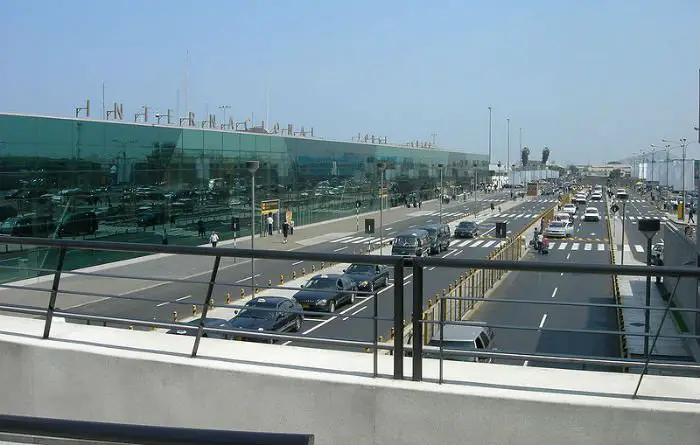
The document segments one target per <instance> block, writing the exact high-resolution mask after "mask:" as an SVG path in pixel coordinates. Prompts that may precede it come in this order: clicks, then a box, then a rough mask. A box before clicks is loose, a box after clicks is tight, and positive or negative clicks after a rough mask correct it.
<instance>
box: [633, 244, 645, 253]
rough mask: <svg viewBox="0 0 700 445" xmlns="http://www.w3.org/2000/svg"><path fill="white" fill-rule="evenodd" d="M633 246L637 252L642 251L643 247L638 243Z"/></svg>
mask: <svg viewBox="0 0 700 445" xmlns="http://www.w3.org/2000/svg"><path fill="white" fill-rule="evenodd" d="M634 248H635V249H636V250H637V252H640V253H641V252H644V247H642V246H640V245H639V244H635V245H634Z"/></svg>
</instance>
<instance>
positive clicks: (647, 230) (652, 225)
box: [637, 219, 661, 358]
mask: <svg viewBox="0 0 700 445" xmlns="http://www.w3.org/2000/svg"><path fill="white" fill-rule="evenodd" d="M637 228H638V229H639V231H640V232H642V233H643V234H644V236H646V238H647V267H651V242H652V240H653V239H654V235H656V232H658V231H659V229H660V228H661V222H660V221H659V220H658V219H642V220H640V221H639V223H638V224H637ZM644 306H645V308H644V355H645V356H646V357H647V358H649V354H650V352H651V351H649V330H650V329H649V327H650V326H649V318H650V309H649V306H651V275H647V282H646V301H645V302H644Z"/></svg>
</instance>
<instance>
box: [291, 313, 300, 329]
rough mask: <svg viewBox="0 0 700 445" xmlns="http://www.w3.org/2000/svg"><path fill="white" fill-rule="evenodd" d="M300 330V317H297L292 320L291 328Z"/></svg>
mask: <svg viewBox="0 0 700 445" xmlns="http://www.w3.org/2000/svg"><path fill="white" fill-rule="evenodd" d="M300 330H301V318H300V317H297V319H296V320H294V327H293V328H292V332H299V331H300Z"/></svg>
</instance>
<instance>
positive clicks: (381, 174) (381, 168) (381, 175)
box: [377, 162, 386, 255]
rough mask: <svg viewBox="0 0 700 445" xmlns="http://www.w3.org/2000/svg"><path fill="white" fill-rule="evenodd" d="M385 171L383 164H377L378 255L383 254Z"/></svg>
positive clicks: (384, 164)
mask: <svg viewBox="0 0 700 445" xmlns="http://www.w3.org/2000/svg"><path fill="white" fill-rule="evenodd" d="M385 169H386V163H385V162H377V170H379V255H382V254H383V253H384V214H383V209H384V170H385Z"/></svg>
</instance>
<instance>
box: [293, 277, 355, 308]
mask: <svg viewBox="0 0 700 445" xmlns="http://www.w3.org/2000/svg"><path fill="white" fill-rule="evenodd" d="M302 288H303V290H300V291H299V292H297V293H296V294H294V299H295V300H296V301H298V302H299V304H301V306H302V308H304V309H305V310H311V311H315V312H320V311H327V312H335V309H336V308H337V307H338V306H342V305H343V304H353V303H354V302H355V294H356V292H357V285H356V284H355V282H354V281H352V280H351V279H350V278H349V277H347V276H345V275H340V274H321V275H315V276H314V277H313V278H311V279H310V280H309V281H307V282H306V283H305V284H304V285H302Z"/></svg>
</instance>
